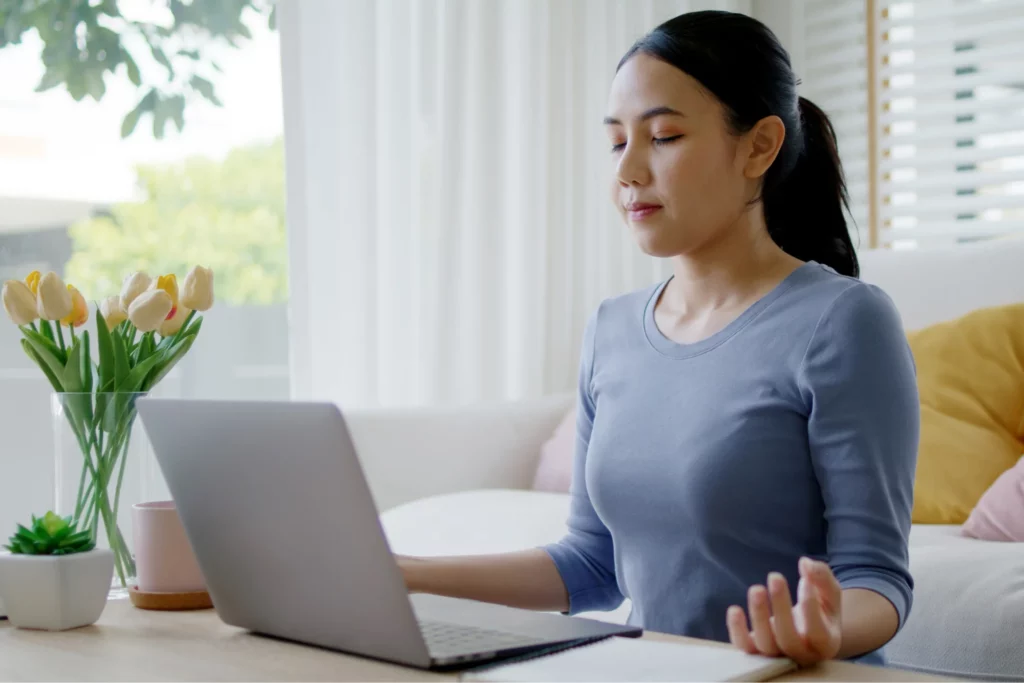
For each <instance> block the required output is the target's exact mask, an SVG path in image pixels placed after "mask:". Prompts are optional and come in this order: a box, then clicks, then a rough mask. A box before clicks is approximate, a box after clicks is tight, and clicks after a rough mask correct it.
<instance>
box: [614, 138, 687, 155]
mask: <svg viewBox="0 0 1024 683" xmlns="http://www.w3.org/2000/svg"><path fill="white" fill-rule="evenodd" d="M682 137H683V136H682V135H670V136H668V137H664V138H654V144H656V145H668V144H671V143H673V142H675V141H676V140H679V139H680V138H682ZM625 148H626V143H625V142H620V143H618V144H615V145H612V152H621V151H622V150H624V149H625Z"/></svg>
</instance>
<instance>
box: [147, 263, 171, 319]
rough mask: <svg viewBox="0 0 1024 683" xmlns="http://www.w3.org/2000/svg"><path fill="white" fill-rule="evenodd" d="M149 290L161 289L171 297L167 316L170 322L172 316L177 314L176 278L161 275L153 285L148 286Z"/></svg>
mask: <svg viewBox="0 0 1024 683" xmlns="http://www.w3.org/2000/svg"><path fill="white" fill-rule="evenodd" d="M149 288H150V289H162V290H163V291H165V292H167V293H168V294H169V295H170V296H171V312H170V313H168V314H167V319H168V320H170V319H171V318H173V317H174V314H175V313H177V312H178V278H177V276H175V275H174V273H171V274H170V275H161V276H160V277H158V278H157V279H156V280H154V282H153V284H152V285H150V286H149Z"/></svg>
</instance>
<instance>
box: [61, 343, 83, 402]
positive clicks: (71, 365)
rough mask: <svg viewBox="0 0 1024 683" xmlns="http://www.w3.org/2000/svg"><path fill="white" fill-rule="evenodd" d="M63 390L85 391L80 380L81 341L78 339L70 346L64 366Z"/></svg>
mask: <svg viewBox="0 0 1024 683" xmlns="http://www.w3.org/2000/svg"><path fill="white" fill-rule="evenodd" d="M62 379H63V380H64V390H65V391H69V392H72V393H78V392H81V391H85V383H84V382H83V381H82V342H81V341H80V340H79V341H77V342H75V343H74V344H73V345H72V346H71V353H69V354H68V362H67V365H66V366H64V375H63V378H62Z"/></svg>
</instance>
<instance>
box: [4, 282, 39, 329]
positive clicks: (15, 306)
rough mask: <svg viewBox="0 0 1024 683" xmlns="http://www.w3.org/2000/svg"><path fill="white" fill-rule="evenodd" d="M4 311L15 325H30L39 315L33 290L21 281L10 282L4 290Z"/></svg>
mask: <svg viewBox="0 0 1024 683" xmlns="http://www.w3.org/2000/svg"><path fill="white" fill-rule="evenodd" d="M3 300H4V310H5V311H7V316H8V317H9V318H10V319H11V320H13V321H14V324H15V325H28V324H29V323H31V322H34V321H35V319H36V318H38V317H39V315H38V314H37V313H36V298H35V296H33V294H32V290H31V289H29V286H28V285H26V284H25V283H24V282H22V281H21V280H8V281H7V282H5V283H4V289H3Z"/></svg>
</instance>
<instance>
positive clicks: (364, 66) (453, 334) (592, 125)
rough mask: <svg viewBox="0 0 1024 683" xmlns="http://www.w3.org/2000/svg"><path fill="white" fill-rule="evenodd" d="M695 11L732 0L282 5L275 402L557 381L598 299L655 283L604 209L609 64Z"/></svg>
mask: <svg viewBox="0 0 1024 683" xmlns="http://www.w3.org/2000/svg"><path fill="white" fill-rule="evenodd" d="M702 7H717V8H720V9H731V10H737V11H745V10H749V9H750V2H749V0H726V1H720V2H696V1H687V0H345V1H344V2H337V1H336V0H290V1H288V2H282V3H281V5H280V9H279V12H280V15H281V16H280V29H281V45H282V67H283V68H282V75H283V78H284V101H285V112H284V114H285V146H286V155H287V180H288V202H289V207H288V212H289V213H288V229H289V248H290V263H291V292H290V298H291V311H290V340H291V354H292V386H293V394H294V397H295V398H297V399H323V400H331V401H336V402H338V403H340V404H342V405H347V406H353V405H360V406H365V405H388V406H402V405H418V404H437V403H469V402H477V401H488V400H503V399H519V398H526V397H533V396H538V395H542V394H547V393H552V392H558V391H565V390H570V389H571V388H572V387H573V386H574V385H575V377H576V369H577V358H578V353H579V349H578V346H579V343H580V339H581V336H582V330H583V326H584V325H585V323H586V320H587V317H588V316H589V315H590V313H591V312H592V311H593V309H594V308H595V307H596V305H597V304H598V303H599V302H600V300H601V299H602V298H604V297H607V296H610V295H614V294H618V293H621V292H625V291H628V290H630V289H634V288H637V287H642V286H645V285H648V284H650V283H652V282H654V281H656V280H657V279H660V278H662V277H664V276H665V275H666V274H667V264H666V263H664V262H660V261H656V260H653V259H651V258H649V257H647V256H645V255H644V254H642V253H641V252H640V251H639V249H638V248H637V247H636V246H635V243H634V241H633V238H632V236H631V235H630V234H629V233H628V231H627V229H626V228H625V227H624V226H623V225H622V223H621V221H620V220H619V218H618V216H617V214H616V212H615V210H614V208H613V207H612V204H611V201H610V194H609V187H610V183H611V182H612V165H611V158H610V155H609V152H608V142H607V140H606V138H605V134H604V132H603V131H602V129H601V128H602V127H601V123H600V122H601V118H602V116H603V115H604V110H605V103H606V97H607V92H608V86H609V84H610V82H611V79H612V76H613V75H614V70H615V65H616V63H617V62H618V60H619V58H620V57H621V56H622V54H623V53H624V52H625V50H626V49H628V47H629V45H630V44H631V43H632V42H633V41H634V40H635V39H636V38H638V37H639V36H641V35H642V34H643V33H644V32H646V31H647V30H649V29H651V28H653V27H654V26H656V25H657V24H658V23H659V22H661V21H663V20H665V19H667V18H669V17H671V16H674V15H676V14H678V13H681V12H684V11H687V10H692V9H698V8H702Z"/></svg>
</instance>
